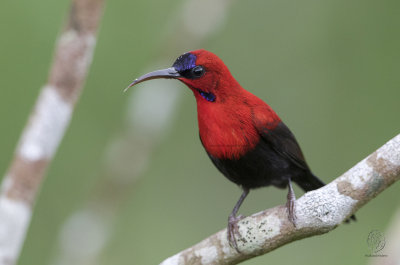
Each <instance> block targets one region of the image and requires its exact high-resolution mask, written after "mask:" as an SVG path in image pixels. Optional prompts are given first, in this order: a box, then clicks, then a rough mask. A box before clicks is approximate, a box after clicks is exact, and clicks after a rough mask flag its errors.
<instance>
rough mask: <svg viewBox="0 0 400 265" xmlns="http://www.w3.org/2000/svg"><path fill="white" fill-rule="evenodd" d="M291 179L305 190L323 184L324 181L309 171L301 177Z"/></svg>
mask: <svg viewBox="0 0 400 265" xmlns="http://www.w3.org/2000/svg"><path fill="white" fill-rule="evenodd" d="M293 181H294V182H296V183H297V185H299V186H300V187H301V188H302V189H303V190H304V191H305V192H308V191H312V190H316V189H319V188H321V187H323V186H325V183H324V182H322V180H320V179H319V178H318V177H317V176H315V175H314V174H313V173H311V172H309V174H307V175H303V177H302V178H301V179H293Z"/></svg>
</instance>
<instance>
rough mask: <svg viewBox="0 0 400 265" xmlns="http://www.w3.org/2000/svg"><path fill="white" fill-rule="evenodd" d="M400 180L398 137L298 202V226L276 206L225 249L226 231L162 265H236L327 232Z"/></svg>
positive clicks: (242, 225)
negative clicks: (235, 246) (234, 247)
mask: <svg viewBox="0 0 400 265" xmlns="http://www.w3.org/2000/svg"><path fill="white" fill-rule="evenodd" d="M399 179H400V134H399V135H397V136H396V137H395V138H393V139H392V140H390V141H389V142H387V143H386V144H385V145H383V146H382V147H381V148H379V149H378V150H377V151H375V152H374V153H372V154H371V155H369V156H368V157H367V158H365V159H364V160H362V161H361V162H359V163H358V164H357V165H355V166H354V167H353V168H351V169H350V170H349V171H347V172H346V173H344V174H343V175H342V176H340V177H338V178H337V179H335V180H334V181H332V182H331V183H329V184H328V185H326V186H324V187H322V188H320V189H318V190H315V191H311V192H308V193H306V194H304V195H303V196H302V197H300V198H299V199H298V200H297V201H296V209H295V212H296V216H297V225H296V227H294V226H293V224H292V223H291V222H289V220H288V218H287V212H286V207H284V206H277V207H275V208H271V209H268V210H265V211H263V212H260V213H257V214H254V215H252V216H249V217H247V218H244V219H243V220H241V221H240V222H239V232H240V236H237V239H238V240H237V241H238V247H239V250H240V253H238V252H237V251H236V250H235V249H233V248H231V247H230V246H229V243H228V241H227V236H226V229H224V230H222V231H220V232H218V233H216V234H214V235H212V236H210V237H208V238H206V239H205V240H203V241H202V242H200V243H198V244H197V245H194V246H193V247H191V248H188V249H186V250H184V251H182V252H180V253H178V254H176V255H174V256H172V257H170V258H168V259H166V260H165V261H164V262H162V263H161V264H162V265H178V264H179V265H183V264H185V265H189V264H190V265H194V264H201V265H206V264H237V263H240V262H241V261H244V260H247V259H250V258H252V257H255V256H259V255H262V254H265V253H268V252H270V251H272V250H274V249H276V248H278V247H281V246H283V245H285V244H287V243H290V242H293V241H295V240H299V239H302V238H306V237H310V236H314V235H318V234H323V233H326V232H328V231H330V230H332V229H334V228H336V227H337V226H338V225H340V224H341V223H343V221H345V220H346V219H347V218H349V216H351V215H352V214H354V213H355V212H356V211H357V210H358V209H359V208H361V207H362V206H363V205H365V204H366V203H368V202H369V201H370V200H372V199H373V198H374V197H375V196H377V195H378V194H379V193H380V192H382V191H383V190H385V189H386V188H388V187H389V186H390V185H392V184H393V183H394V182H395V181H397V180H399Z"/></svg>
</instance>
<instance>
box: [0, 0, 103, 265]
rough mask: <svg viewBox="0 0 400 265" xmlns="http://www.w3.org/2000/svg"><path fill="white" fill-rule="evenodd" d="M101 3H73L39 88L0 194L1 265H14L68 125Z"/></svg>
mask: <svg viewBox="0 0 400 265" xmlns="http://www.w3.org/2000/svg"><path fill="white" fill-rule="evenodd" d="M102 7H103V0H72V5H71V9H70V12H69V17H68V20H67V23H66V26H65V28H64V29H63V32H62V34H61V36H60V37H59V39H58V41H57V45H56V51H55V56H54V59H53V65H52V67H51V70H50V74H49V78H48V82H47V84H46V85H45V86H44V87H43V88H42V90H41V93H40V95H39V98H38V100H37V102H36V105H35V107H34V109H33V111H32V113H31V115H30V117H29V121H28V123H27V125H26V127H25V129H24V131H23V134H22V137H21V139H20V142H19V144H18V146H17V149H16V152H15V156H14V159H13V161H12V163H11V166H10V168H9V170H8V172H7V173H6V175H5V177H4V179H3V183H2V185H1V189H0V265H6V264H7V265H10V264H15V263H16V261H17V259H18V256H19V253H20V250H21V247H22V245H23V242H24V239H25V234H26V230H27V227H28V226H29V223H30V219H31V215H32V209H33V205H34V201H35V198H36V196H37V193H38V190H39V187H40V184H41V182H42V180H43V177H44V174H45V171H46V169H47V167H48V166H49V164H50V162H51V160H52V158H53V156H54V153H55V152H56V150H57V147H58V145H59V143H60V140H61V139H62V137H63V135H64V133H65V130H66V128H67V126H68V124H69V121H70V118H71V115H72V111H73V108H74V105H75V103H76V101H77V99H78V97H79V95H80V92H81V90H82V87H83V84H84V81H85V77H86V75H87V72H88V68H89V66H90V63H91V59H92V54H93V50H94V47H95V43H96V31H97V28H98V25H99V21H100V17H101V15H102Z"/></svg>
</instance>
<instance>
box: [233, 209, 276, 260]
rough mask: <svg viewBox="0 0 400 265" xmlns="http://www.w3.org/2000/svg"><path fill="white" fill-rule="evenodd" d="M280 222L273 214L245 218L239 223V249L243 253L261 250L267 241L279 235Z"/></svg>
mask: <svg viewBox="0 0 400 265" xmlns="http://www.w3.org/2000/svg"><path fill="white" fill-rule="evenodd" d="M281 225H282V220H281V219H280V218H279V217H278V216H277V215H275V214H270V215H267V216H264V217H263V218H261V219H260V218H259V217H258V218H255V217H250V218H245V219H243V220H242V221H240V222H239V232H240V235H241V237H237V243H238V246H239V249H240V251H241V252H243V253H253V252H254V251H257V250H260V249H263V247H264V245H265V244H266V243H267V241H268V240H271V239H272V238H273V237H275V236H277V235H279V234H280V229H281Z"/></svg>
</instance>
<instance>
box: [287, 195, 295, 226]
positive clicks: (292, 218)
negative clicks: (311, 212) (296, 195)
mask: <svg viewBox="0 0 400 265" xmlns="http://www.w3.org/2000/svg"><path fill="white" fill-rule="evenodd" d="M295 204H296V200H288V201H287V202H286V208H287V210H288V218H289V221H290V222H291V223H292V224H293V225H294V226H295V227H296V220H297V217H296V213H295V210H294V208H295Z"/></svg>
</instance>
